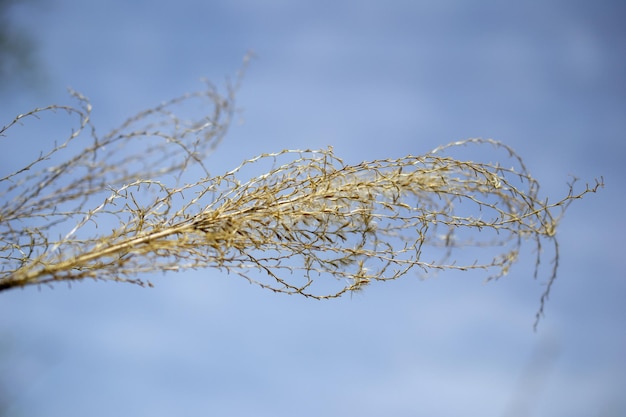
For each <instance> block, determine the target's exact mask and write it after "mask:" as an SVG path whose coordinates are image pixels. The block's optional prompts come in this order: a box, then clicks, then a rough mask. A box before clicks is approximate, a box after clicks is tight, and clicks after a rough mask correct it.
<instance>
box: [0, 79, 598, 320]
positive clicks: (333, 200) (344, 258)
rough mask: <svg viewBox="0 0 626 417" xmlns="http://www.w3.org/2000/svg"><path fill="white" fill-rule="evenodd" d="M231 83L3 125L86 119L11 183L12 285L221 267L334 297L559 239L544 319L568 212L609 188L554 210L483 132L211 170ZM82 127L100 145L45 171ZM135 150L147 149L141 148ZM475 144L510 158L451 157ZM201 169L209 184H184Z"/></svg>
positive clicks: (265, 283)
mask: <svg viewBox="0 0 626 417" xmlns="http://www.w3.org/2000/svg"><path fill="white" fill-rule="evenodd" d="M235 90H236V88H229V89H228V93H227V94H225V95H221V94H219V93H218V92H217V91H216V89H215V88H213V87H211V86H209V88H207V89H206V90H205V91H202V92H198V93H195V94H190V95H185V96H183V97H180V98H178V99H175V100H172V101H170V102H167V103H164V104H162V105H160V106H157V107H155V108H153V109H151V110H148V111H145V112H142V113H139V114H138V115H136V116H134V117H132V118H130V119H129V120H128V121H126V122H125V123H124V124H122V126H121V127H120V128H118V129H115V130H113V131H112V132H111V133H109V134H108V135H106V136H102V137H101V136H98V135H97V134H96V131H95V129H94V128H93V126H92V124H91V121H90V111H91V106H90V105H89V103H88V101H87V100H86V99H85V98H84V97H83V96H81V95H80V94H78V93H73V94H74V96H75V97H76V98H77V99H78V100H79V102H80V103H81V106H80V107H78V108H74V107H62V106H50V107H47V108H42V109H35V110H33V111H31V112H29V113H26V114H24V115H20V116H18V117H17V118H15V120H14V121H13V122H11V123H9V124H8V125H7V126H5V127H3V128H2V129H1V130H0V135H2V136H7V133H8V132H9V130H10V129H12V128H15V127H16V126H18V125H19V124H21V123H23V122H25V121H27V119H29V118H32V117H37V116H38V115H39V114H41V113H44V112H51V111H65V112H68V113H70V114H72V115H77V116H78V118H79V120H80V122H79V127H78V128H77V129H76V130H75V131H74V132H73V133H72V134H71V135H70V137H69V138H68V139H67V140H66V141H65V142H63V143H62V144H61V145H55V146H54V147H53V149H52V150H51V151H50V152H49V153H47V154H42V155H41V156H40V157H39V158H37V159H36V160H35V161H33V162H32V163H30V164H28V165H27V166H26V167H24V168H23V169H20V170H18V171H16V172H14V173H12V174H9V175H6V176H4V177H2V178H0V186H1V188H0V198H1V199H2V200H0V204H1V205H0V260H1V267H0V291H1V290H6V289H10V288H15V287H23V286H27V285H42V284H52V283H55V282H58V281H74V280H81V279H85V278H91V279H96V280H112V281H125V282H132V283H136V284H141V285H144V284H148V285H151V284H150V283H149V281H147V280H144V279H143V278H142V277H141V276H140V275H141V274H142V273H148V272H154V271H161V270H165V271H171V270H186V269H191V268H205V267H216V268H219V269H223V270H226V271H229V272H234V273H237V274H239V275H241V276H243V277H244V278H246V279H248V280H250V281H251V282H255V283H257V284H259V285H260V286H262V287H264V288H268V289H271V290H273V291H276V292H284V293H297V294H302V295H304V296H307V297H313V298H318V299H321V298H332V297H338V296H340V295H342V294H344V293H346V292H351V291H357V290H360V289H362V288H363V287H364V286H366V285H367V284H368V283H370V282H371V281H373V280H391V279H396V278H398V277H400V276H402V275H404V274H406V273H407V272H408V271H409V270H410V269H412V268H414V267H417V269H418V270H420V271H421V272H423V273H427V272H429V271H432V270H440V269H457V270H468V269H484V270H487V271H488V273H489V276H490V277H500V276H502V275H504V274H506V273H507V272H508V271H509V268H510V266H511V265H512V264H513V263H514V262H515V261H516V259H517V256H518V253H519V249H520V247H521V245H522V243H523V242H525V241H532V242H534V245H536V247H537V267H538V266H539V256H540V253H541V249H542V243H543V242H546V241H547V242H550V243H551V244H552V245H554V261H555V262H554V265H553V270H552V271H551V274H550V277H549V280H548V285H547V287H546V290H545V292H544V295H543V297H542V299H541V306H540V310H539V313H538V315H540V314H541V312H542V311H543V306H544V302H545V299H546V297H547V295H548V294H549V291H550V286H551V284H552V282H553V281H554V279H555V277H556V269H557V266H558V262H557V261H558V244H557V240H556V237H555V233H556V227H557V224H558V222H559V219H560V217H561V215H562V214H563V212H564V210H565V209H566V208H567V206H568V205H569V204H570V203H571V202H572V201H574V200H575V199H577V198H580V197H582V196H583V195H584V194H586V193H588V192H595V191H596V190H597V189H598V187H599V186H601V185H602V183H601V181H596V184H595V185H594V186H592V187H589V186H588V187H586V188H585V189H584V190H582V191H581V192H574V189H573V184H571V185H570V188H569V193H568V194H567V195H566V196H565V197H564V198H563V199H561V200H558V201H556V202H552V203H549V202H548V201H547V200H542V199H540V197H539V195H538V191H539V185H538V183H537V181H536V180H535V179H534V178H533V177H532V176H531V175H530V174H529V173H528V171H527V170H526V167H525V166H524V164H523V162H522V160H521V159H520V157H519V156H518V155H517V154H516V153H515V152H514V151H513V150H512V149H511V148H509V147H507V146H506V145H504V144H502V143H499V142H496V141H492V140H483V139H470V140H466V141H462V142H456V143H453V144H450V145H447V146H444V147H440V148H438V149H435V150H434V151H432V152H429V153H426V154H424V155H421V156H406V157H404V158H400V159H382V160H375V161H370V162H363V163H360V164H357V165H350V164H345V163H344V162H343V161H342V160H341V159H340V158H338V157H337V156H335V154H334V153H333V150H332V148H328V149H325V150H319V151H310V150H306V151H299V150H285V151H282V152H278V153H272V154H263V155H260V156H258V157H256V158H253V159H250V160H247V161H245V162H244V163H243V164H241V165H240V166H239V167H237V168H236V169H234V170H232V171H230V172H227V173H226V174H224V175H210V174H209V172H208V170H207V169H206V168H205V167H204V165H203V161H204V159H205V157H206V156H207V154H208V153H209V152H211V151H212V150H213V148H214V147H215V146H216V145H217V144H218V143H219V142H220V141H221V139H222V137H223V136H224V134H225V132H226V129H227V127H228V125H229V122H230V119H231V116H232V113H233V108H234V104H233V99H234V91H235ZM197 100H200V101H204V102H205V104H206V103H208V104H209V105H210V106H211V110H210V112H209V116H206V113H205V114H204V115H203V116H201V117H199V118H196V119H194V120H184V119H182V118H181V117H180V116H178V113H177V111H176V110H178V109H179V107H182V106H184V105H185V104H188V103H189V102H190V101H197ZM194 106H195V108H197V107H198V105H197V104H194ZM86 132H87V133H90V134H91V138H92V140H91V141H90V143H89V145H88V146H86V147H84V148H81V149H79V150H78V151H77V152H76V153H75V154H74V155H73V156H71V157H69V158H68V159H66V160H63V161H61V162H59V163H57V164H50V163H49V161H50V160H52V159H54V158H53V156H54V155H55V154H56V153H57V152H60V151H61V150H63V149H65V148H69V147H71V146H72V145H75V142H77V140H76V139H77V138H78V137H79V136H80V135H81V134H83V133H86ZM3 140H6V138H3ZM136 143H139V146H141V149H140V150H137V151H135V152H130V153H129V149H130V150H132V149H133V147H134V146H136V145H135V144H136ZM463 146H482V147H490V146H492V147H495V149H496V150H501V151H504V157H505V160H506V162H507V164H509V163H510V164H511V165H510V166H509V165H506V166H505V165H502V164H493V163H481V162H473V161H467V160H463V159H460V158H458V157H456V158H455V157H452V156H450V155H449V154H450V153H453V151H455V150H458V149H459V148H462V147H463ZM137 149H139V148H137ZM194 167H199V168H200V174H199V175H200V176H202V177H203V178H202V179H200V180H197V181H192V182H190V183H185V182H184V181H183V178H184V176H183V174H184V173H185V172H188V171H191V170H193V169H195V168H194ZM56 234H58V237H55V235H56ZM468 247H477V248H479V249H477V250H476V251H475V252H474V251H473V252H471V253H472V255H474V253H476V254H477V256H478V258H477V259H471V260H469V261H467V262H466V261H464V260H463V256H462V255H461V253H460V250H461V249H465V248H468Z"/></svg>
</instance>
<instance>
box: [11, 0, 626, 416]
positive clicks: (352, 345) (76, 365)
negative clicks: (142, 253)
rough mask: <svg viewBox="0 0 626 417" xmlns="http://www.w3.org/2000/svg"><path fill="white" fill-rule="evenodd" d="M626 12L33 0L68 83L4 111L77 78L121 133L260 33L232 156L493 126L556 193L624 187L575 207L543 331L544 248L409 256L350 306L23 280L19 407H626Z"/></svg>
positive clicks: (546, 189)
mask: <svg viewBox="0 0 626 417" xmlns="http://www.w3.org/2000/svg"><path fill="white" fill-rule="evenodd" d="M624 11H625V8H624V6H623V5H622V4H621V2H617V1H603V0H600V1H593V2H592V1H552V0H548V1H536V0H531V1H527V2H523V3H519V4H518V3H515V4H514V3H512V2H497V1H489V0H476V1H472V2H466V1H460V0H443V1H385V2H381V1H368V0H365V1H359V2H357V1H341V0H339V1H332V2H331V1H285V0H273V1H264V2H261V1H251V0H248V1H243V0H241V1H240V0H234V1H228V2H226V1H192V0H181V1H178V2H176V4H173V3H172V2H162V1H124V2H121V1H116V0H114V1H108V2H85V1H79V0H57V1H53V2H45V1H43V0H38V1H34V0H33V1H32V2H30V3H28V4H26V5H20V6H19V7H17V8H15V9H14V11H13V15H12V19H14V20H13V21H14V22H15V24H16V25H18V26H20V27H23V28H25V30H26V31H27V32H28V33H30V34H31V37H32V38H33V39H34V41H35V43H36V44H37V45H38V52H37V56H38V58H39V62H40V63H41V69H42V72H43V73H44V75H45V77H46V82H45V83H44V84H42V85H39V86H36V87H35V88H27V87H25V86H15V87H14V88H12V89H9V90H8V93H4V96H3V97H2V98H0V115H1V116H2V118H3V121H2V123H3V124H4V123H6V122H8V121H10V120H12V118H13V117H14V116H15V115H16V114H18V113H23V112H25V111H27V110H29V109H30V108H33V107H37V106H43V105H46V104H51V103H60V104H68V103H71V100H70V99H69V97H68V95H67V92H66V87H72V88H74V89H76V90H78V91H80V92H82V93H84V94H85V95H86V96H87V97H89V98H90V100H91V102H92V104H93V106H94V112H93V121H94V123H95V125H96V126H97V128H98V130H99V132H101V133H102V132H106V131H107V130H108V129H111V128H113V127H115V126H116V125H117V124H119V123H121V122H122V121H123V120H124V119H125V118H126V117H127V116H129V115H131V114H133V113H135V112H138V111H140V110H142V109H145V108H147V107H150V106H152V105H154V104H157V103H160V102H161V101H163V100H166V99H168V98H171V97H174V96H177V95H179V94H181V93H184V92H187V91H192V90H194V89H197V88H200V87H201V86H202V84H201V82H200V81H199V80H200V78H202V77H206V78H209V79H210V80H212V81H214V83H215V84H217V85H221V84H222V82H223V81H224V80H225V78H226V77H228V76H232V75H233V74H234V73H235V72H236V70H237V69H238V68H239V66H240V65H241V61H242V58H243V56H244V55H245V54H246V52H247V51H248V50H253V51H254V52H255V54H256V56H257V58H256V59H254V60H253V61H252V63H251V65H250V67H249V70H248V72H247V74H246V76H245V79H244V82H243V85H242V88H241V90H240V92H239V94H238V98H237V103H238V105H239V107H240V108H241V109H242V112H241V113H240V115H239V116H238V119H237V120H236V121H235V123H234V124H233V126H232V128H231V130H230V133H229V135H228V136H227V138H226V140H225V142H223V143H222V145H220V147H219V148H218V149H217V151H216V153H215V154H213V155H212V156H211V157H210V158H209V160H208V161H209V162H208V163H209V164H210V166H211V170H213V171H214V172H215V171H218V172H219V171H226V170H229V169H231V168H233V167H234V166H236V165H237V164H238V163H239V162H241V161H242V160H243V159H246V158H249V157H252V156H255V155H257V154H259V153H262V152H272V151H279V150H281V149H284V148H291V149H294V148H325V147H327V146H328V145H332V146H333V147H334V149H335V152H336V154H337V155H338V156H340V157H342V158H344V159H345V160H346V162H355V163H356V162H359V161H361V160H367V159H378V158H387V157H401V156H404V155H407V154H421V153H425V152H427V151H429V150H431V149H433V148H435V147H436V146H439V145H442V144H445V143H448V142H451V141H456V140H460V139H464V138H468V137H485V138H494V139H497V140H501V141H503V142H505V143H507V144H509V145H511V146H512V147H513V148H515V149H516V150H517V151H518V152H519V153H520V154H521V155H522V156H523V157H524V159H525V162H526V163H527V166H528V168H529V169H530V171H531V172H532V173H533V174H534V175H535V177H537V178H538V179H539V180H540V181H541V183H542V184H543V186H542V193H543V194H544V196H546V197H548V196H549V197H551V198H557V197H562V196H563V195H564V194H565V193H566V192H567V184H566V183H567V181H568V180H570V179H571V177H570V175H576V176H577V177H579V178H581V182H582V183H584V182H593V179H594V178H595V177H599V176H601V175H602V176H603V177H604V179H605V182H606V187H605V188H604V189H603V190H602V191H601V192H600V193H598V194H595V195H590V196H588V197H586V198H584V199H583V200H581V201H577V202H575V203H574V204H573V205H572V206H571V207H570V210H569V212H568V213H567V215H566V217H565V218H564V220H563V221H562V223H561V226H560V230H559V239H560V248H561V267H560V270H559V278H558V280H557V282H556V284H555V286H554V288H553V292H552V296H551V298H550V301H549V303H548V305H547V311H546V317H545V318H544V319H543V320H542V322H541V324H540V327H539V329H538V331H537V332H533V328H532V324H533V320H534V315H535V312H536V309H537V307H538V303H539V296H540V295H541V293H542V291H543V287H542V282H543V281H541V278H540V279H539V281H534V280H533V278H532V272H533V266H534V265H533V262H532V260H533V258H532V253H528V254H526V255H525V256H522V259H521V261H520V264H518V265H516V267H515V268H513V269H512V270H511V272H510V274H509V275H508V276H507V277H505V278H503V279H502V280H500V281H497V282H491V283H489V284H484V282H483V277H482V276H480V275H477V274H474V275H472V274H447V273H441V274H439V275H438V276H436V277H434V278H432V279H428V280H425V281H421V280H419V279H418V278H417V277H413V276H406V277H404V278H403V279H401V280H398V281H395V282H391V283H384V284H375V285H372V286H371V287H370V288H368V289H367V291H365V292H363V293H360V294H358V295H355V296H353V297H345V298H342V299H339V300H334V301H326V302H317V301H310V300H306V299H302V298H298V297H293V296H291V297H289V296H284V295H280V294H273V293H270V292H267V291H264V290H262V289H260V288H258V287H255V286H251V285H249V284H248V283H247V282H245V281H243V280H241V279H239V278H237V277H235V276H232V275H227V274H224V273H220V272H219V271H217V270H206V271H195V272H189V273H185V274H176V275H165V276H162V275H161V274H159V275H157V276H155V277H154V279H153V282H154V283H155V284H156V288H154V289H142V288H138V287H134V286H130V285H123V284H113V283H92V282H85V283H77V284H74V285H72V288H71V289H68V288H67V286H65V285H58V286H57V287H55V288H54V289H53V290H50V289H47V288H42V289H41V290H38V289H36V288H28V289H25V290H17V291H10V292H6V293H3V294H0V335H1V336H0V337H1V338H2V343H0V349H2V350H1V352H2V355H3V359H2V360H0V375H2V378H1V379H2V381H1V383H2V384H4V385H7V386H8V388H7V390H6V391H8V392H9V394H10V395H11V396H12V397H11V405H10V409H9V415H10V416H20V415H46V416H64V417H67V416H85V415H89V416H94V417H95V416H111V415H129V416H130V415H151V416H170V415H183V416H196V415H220V416H273V417H277V416H294V415H298V416H322V415H323V416H340V415H341V416H345V415H359V416H380V415H389V416H421V415H423V416H432V415H437V416H459V415H481V416H513V415H531V416H539V415H550V416H557V417H558V416H568V417H570V416H618V415H624V413H626V402H625V400H624V395H623V387H624V386H626V376H625V375H626V336H625V334H626V332H624V325H625V323H626V321H625V320H626V305H625V304H624V301H623V300H624V295H626V283H625V281H624V272H623V264H622V263H621V262H620V261H619V258H620V257H621V256H623V254H622V252H623V251H622V249H623V238H622V237H623V235H624V233H623V232H625V225H624V218H623V216H621V215H619V213H618V211H619V210H620V209H619V207H623V206H624V194H623V184H624V181H625V180H626V178H624V173H623V170H622V166H623V160H624V156H626V152H625V148H626V145H625V144H624V143H625V142H624V140H623V138H624V132H626V118H624V114H625V110H626V109H625V104H626V81H625V77H624V74H626V65H625V63H626V53H625V52H626V51H625V50H624V49H625V48H626V30H625V29H624V28H623V21H624V17H626V16H625V13H624ZM67 128H68V126H64V125H63V124H61V123H59V124H57V125H54V126H53V130H52V131H50V130H48V131H47V133H50V135H58V136H59V137H63V135H64V134H66V133H67V130H66V129H67ZM56 129H58V130H56ZM33 140H34V141H36V142H35V143H34V144H32V145H31V144H30V143H28V144H26V143H20V144H12V143H11V142H10V138H5V139H4V140H3V149H4V154H3V155H2V157H1V159H0V161H2V164H4V165H5V166H9V165H11V164H14V163H15V160H14V155H13V153H15V152H16V149H18V148H17V147H18V146H19V147H20V149H21V148H22V147H29V148H31V147H33V148H32V149H36V148H37V146H40V144H44V143H46V140H50V139H49V138H48V137H38V138H35V139H33ZM544 275H545V274H544ZM529 381H530V382H529ZM524 407H527V411H528V414H515V413H513V412H509V411H511V410H521V409H524Z"/></svg>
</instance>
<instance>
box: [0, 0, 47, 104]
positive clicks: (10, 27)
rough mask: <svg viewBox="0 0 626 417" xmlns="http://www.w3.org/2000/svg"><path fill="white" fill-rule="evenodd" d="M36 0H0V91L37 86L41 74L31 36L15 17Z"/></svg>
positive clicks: (40, 80)
mask: <svg viewBox="0 0 626 417" xmlns="http://www.w3.org/2000/svg"><path fill="white" fill-rule="evenodd" d="M35 3H37V1H36V0H0V93H6V92H7V91H23V90H25V89H26V90H32V89H38V88H39V87H41V86H42V84H43V81H44V78H45V77H44V74H43V73H42V69H41V66H40V65H39V62H38V58H37V55H36V50H37V47H36V42H35V37H34V36H33V35H32V34H31V33H29V31H28V29H26V28H25V27H23V26H22V25H20V24H19V23H18V22H17V20H18V19H16V16H17V15H18V13H17V12H20V11H21V12H24V11H27V10H31V9H33V7H34V6H36V4H35Z"/></svg>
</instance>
